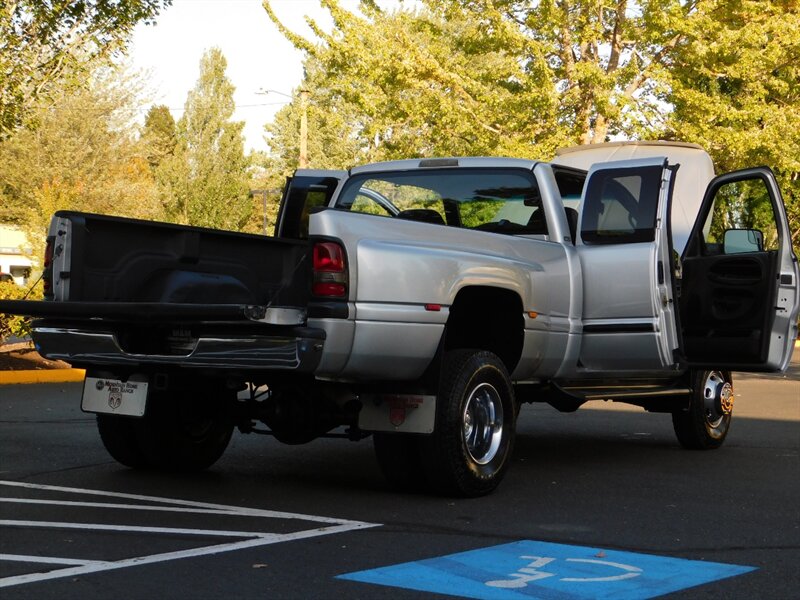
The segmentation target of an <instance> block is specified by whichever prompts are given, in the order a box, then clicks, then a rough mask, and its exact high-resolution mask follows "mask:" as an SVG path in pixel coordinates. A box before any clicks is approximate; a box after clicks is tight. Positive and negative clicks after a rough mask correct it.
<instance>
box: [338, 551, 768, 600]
mask: <svg viewBox="0 0 800 600" xmlns="http://www.w3.org/2000/svg"><path fill="white" fill-rule="evenodd" d="M753 570H755V567H744V566H739V565H726V564H722V563H713V562H706V561H699V560H685V559H681V558H671V557H668V556H654V555H651V554H637V553H634V552H619V551H615V550H602V549H600V548H588V547H585V546H567V545H564V544H551V543H548V542H535V541H527V540H526V541H521V542H514V543H512V544H503V545H502V546H493V547H491V548H482V549H479V550H471V551H469V552H460V553H458V554H450V555H449V556H442V557H439V558H430V559H427V560H420V561H415V562H409V563H403V564H399V565H393V566H390V567H382V568H379V569H371V570H369V571H358V572H356V573H349V574H347V575H340V576H339V579H348V580H351V581H360V582H365V583H374V584H378V585H386V586H393V587H399V588H406V589H412V590H419V591H424V592H436V593H439V594H450V595H453V596H462V597H466V598H480V599H487V600H492V599H496V600H506V599H513V598H526V599H528V600H530V599H531V598H540V599H546V600H551V599H553V600H555V599H559V600H560V599H563V600H570V599H576V600H577V599H582V598H613V599H615V600H641V599H644V598H653V597H655V596H660V595H662V594H668V593H670V592H675V591H678V590H683V589H686V588H689V587H693V586H696V585H701V584H704V583H709V582H711V581H717V580H719V579H725V578H726V577H733V576H735V575H741V574H742V573H748V572H750V571H753Z"/></svg>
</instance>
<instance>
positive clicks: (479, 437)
mask: <svg viewBox="0 0 800 600" xmlns="http://www.w3.org/2000/svg"><path fill="white" fill-rule="evenodd" d="M461 420H462V424H463V435H464V445H465V446H466V449H467V452H468V453H469V456H470V458H472V460H473V461H475V462H476V463H478V464H479V465H485V464H487V463H489V462H491V461H492V459H493V458H494V457H495V456H497V452H498V450H499V449H500V443H501V441H502V439H503V401H502V398H501V397H500V394H499V393H498V392H497V390H496V389H495V388H494V386H492V385H491V384H489V383H481V384H480V385H478V386H477V387H475V388H474V389H473V390H472V391H471V392H470V395H469V398H468V399H467V402H466V403H465V405H464V413H463V415H462V418H461Z"/></svg>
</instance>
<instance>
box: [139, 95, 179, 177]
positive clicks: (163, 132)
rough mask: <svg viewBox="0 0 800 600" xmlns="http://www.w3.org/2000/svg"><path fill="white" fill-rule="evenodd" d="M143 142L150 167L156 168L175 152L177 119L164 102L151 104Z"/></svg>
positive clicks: (145, 121) (145, 123)
mask: <svg viewBox="0 0 800 600" xmlns="http://www.w3.org/2000/svg"><path fill="white" fill-rule="evenodd" d="M142 143H143V144H144V147H145V150H146V152H147V162H148V163H149V164H150V168H152V169H153V170H156V169H157V168H158V166H159V165H160V164H161V163H162V162H163V161H164V159H166V158H167V157H168V156H172V155H173V154H175V146H176V144H177V132H176V126H175V119H174V118H173V117H172V113H170V112H169V108H167V107H166V106H164V105H163V104H159V105H155V106H151V107H150V110H148V111H147V115H146V116H145V119H144V130H143V132H142Z"/></svg>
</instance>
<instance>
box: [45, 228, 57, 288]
mask: <svg viewBox="0 0 800 600" xmlns="http://www.w3.org/2000/svg"><path fill="white" fill-rule="evenodd" d="M55 247H56V238H54V237H53V236H50V237H48V238H47V245H46V246H45V248H44V264H43V267H44V269H43V271H42V282H43V283H44V295H45V297H46V298H52V297H53V256H54V255H55Z"/></svg>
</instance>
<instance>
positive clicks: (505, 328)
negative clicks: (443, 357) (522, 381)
mask: <svg viewBox="0 0 800 600" xmlns="http://www.w3.org/2000/svg"><path fill="white" fill-rule="evenodd" d="M524 331H525V321H524V319H523V317H522V300H521V299H520V297H519V295H518V294H517V293H515V292H512V291H510V290H504V289H501V288H492V287H468V288H464V289H462V290H461V291H459V292H458V294H457V295H456V299H455V300H454V302H453V305H452V306H451V307H450V316H449V317H448V319H447V326H446V329H445V339H444V349H445V350H455V349H457V348H480V349H482V350H488V351H490V352H493V353H495V354H496V355H497V356H499V357H500V360H502V361H503V364H505V366H506V369H508V372H509V373H511V372H512V371H513V370H514V368H515V367H516V366H517V362H518V361H519V358H520V356H521V355H522V343H523V340H524Z"/></svg>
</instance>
